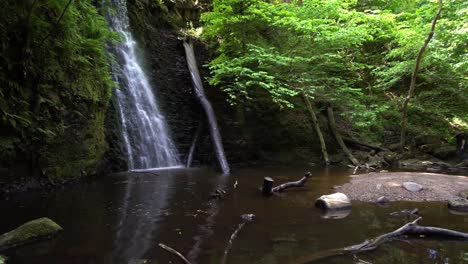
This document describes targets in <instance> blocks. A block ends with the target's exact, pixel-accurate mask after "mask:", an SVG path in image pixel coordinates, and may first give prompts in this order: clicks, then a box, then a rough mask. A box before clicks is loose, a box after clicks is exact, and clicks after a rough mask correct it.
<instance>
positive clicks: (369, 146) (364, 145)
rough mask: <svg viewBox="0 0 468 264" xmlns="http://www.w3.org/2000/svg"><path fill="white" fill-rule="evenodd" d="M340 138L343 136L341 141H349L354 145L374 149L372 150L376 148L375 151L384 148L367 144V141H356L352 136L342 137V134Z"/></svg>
mask: <svg viewBox="0 0 468 264" xmlns="http://www.w3.org/2000/svg"><path fill="white" fill-rule="evenodd" d="M342 138H343V141H345V142H348V143H351V144H354V145H358V146H362V147H366V148H369V149H374V150H377V151H382V150H384V148H382V147H379V146H374V145H371V144H367V143H365V142H360V141H357V140H356V139H354V138H348V137H343V136H342Z"/></svg>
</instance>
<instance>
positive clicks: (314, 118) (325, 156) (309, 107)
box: [302, 94, 330, 166]
mask: <svg viewBox="0 0 468 264" xmlns="http://www.w3.org/2000/svg"><path fill="white" fill-rule="evenodd" d="M302 98H303V99H304V102H305V104H306V107H307V111H308V112H309V116H310V118H311V119H312V123H313V125H314V129H315V133H317V136H318V138H319V142H320V148H321V150H322V157H323V161H324V162H325V166H328V165H330V159H329V158H328V151H327V145H326V144H325V140H324V138H323V134H322V130H321V129H320V125H319V122H318V120H317V115H316V114H315V111H314V109H313V107H312V104H311V103H310V100H309V98H308V97H307V95H305V94H302Z"/></svg>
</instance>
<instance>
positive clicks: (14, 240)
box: [0, 217, 63, 249]
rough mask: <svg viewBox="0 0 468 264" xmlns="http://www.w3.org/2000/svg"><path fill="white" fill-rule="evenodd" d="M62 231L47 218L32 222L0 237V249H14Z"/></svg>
mask: <svg viewBox="0 0 468 264" xmlns="http://www.w3.org/2000/svg"><path fill="white" fill-rule="evenodd" d="M62 230H63V229H62V227H61V226H59V225H58V224H57V223H55V222H54V221H52V220H50V219H49V218H47V217H42V218H39V219H36V220H32V221H29V222H27V223H25V224H23V225H21V226H19V227H17V228H16V229H13V230H12V231H10V232H8V233H5V234H3V235H0V249H4V248H11V247H16V246H19V245H23V244H26V243H30V242H34V241H37V240H40V239H44V238H49V237H52V236H53V235H55V234H56V233H57V232H59V231H62Z"/></svg>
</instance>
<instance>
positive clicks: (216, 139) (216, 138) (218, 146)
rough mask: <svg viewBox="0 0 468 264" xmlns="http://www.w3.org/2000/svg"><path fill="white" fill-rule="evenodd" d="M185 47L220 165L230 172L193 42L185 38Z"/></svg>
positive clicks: (193, 81) (196, 91)
mask: <svg viewBox="0 0 468 264" xmlns="http://www.w3.org/2000/svg"><path fill="white" fill-rule="evenodd" d="M184 49H185V56H186V57H187V65H188V68H189V71H190V75H191V76H192V83H193V87H194V89H195V94H196V95H197V98H198V100H199V101H200V104H201V105H202V107H203V109H204V110H205V113H206V116H207V117H208V122H209V126H210V134H211V138H212V139H213V143H214V145H215V152H216V157H217V158H218V162H219V165H220V166H221V169H222V171H223V173H224V174H229V164H228V163H227V161H226V157H225V155H224V148H223V143H222V140H221V135H220V134H219V129H218V122H217V121H216V116H215V114H214V111H213V107H212V106H211V103H210V101H208V98H206V95H205V91H204V89H203V84H202V81H201V78H200V73H199V72H198V67H197V61H196V59H195V53H194V52H193V45H192V43H190V42H188V41H185V40H184Z"/></svg>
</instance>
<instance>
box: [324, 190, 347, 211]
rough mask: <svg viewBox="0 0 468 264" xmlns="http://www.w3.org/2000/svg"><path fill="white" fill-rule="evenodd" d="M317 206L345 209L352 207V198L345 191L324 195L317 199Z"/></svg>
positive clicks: (329, 208) (328, 208)
mask: <svg viewBox="0 0 468 264" xmlns="http://www.w3.org/2000/svg"><path fill="white" fill-rule="evenodd" d="M315 206H316V207H318V208H322V209H327V210H344V209H349V208H351V200H350V199H349V198H348V196H346V194H344V193H340V192H337V193H333V194H329V195H322V196H320V197H319V198H318V199H317V200H316V201H315Z"/></svg>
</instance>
